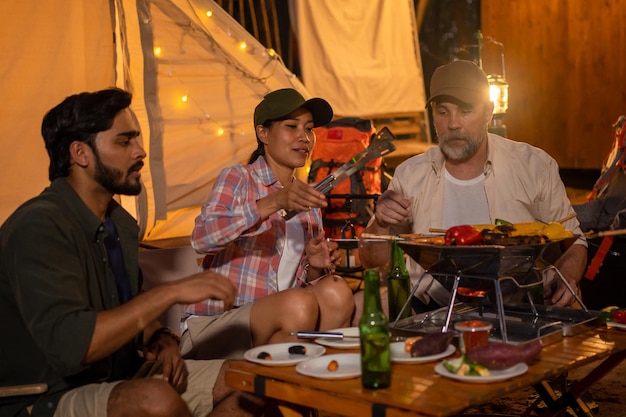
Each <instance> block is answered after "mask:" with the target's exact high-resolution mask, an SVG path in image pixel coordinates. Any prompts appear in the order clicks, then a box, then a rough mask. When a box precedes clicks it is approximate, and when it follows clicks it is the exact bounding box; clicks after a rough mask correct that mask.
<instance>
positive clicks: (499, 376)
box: [435, 362, 528, 384]
mask: <svg viewBox="0 0 626 417" xmlns="http://www.w3.org/2000/svg"><path fill="white" fill-rule="evenodd" d="M526 371H528V365H526V364H525V363H523V362H522V363H518V364H517V365H513V366H511V367H510V368H507V369H502V370H501V371H492V370H490V371H489V375H487V376H477V375H457V374H453V373H452V372H450V371H448V370H447V369H446V368H445V367H444V366H443V362H440V363H438V364H437V366H435V372H437V373H438V374H439V375H441V376H445V377H446V378H452V379H456V380H457V381H463V382H473V383H477V384H481V383H486V382H496V381H504V380H505V379H509V378H513V377H515V376H519V375H522V374H524V373H526Z"/></svg>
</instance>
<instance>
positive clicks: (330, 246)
mask: <svg viewBox="0 0 626 417" xmlns="http://www.w3.org/2000/svg"><path fill="white" fill-rule="evenodd" d="M324 236H325V234H324V231H322V232H321V233H320V234H319V235H317V236H315V237H313V238H311V239H310V240H309V241H308V242H307V243H306V248H305V252H306V255H307V259H308V260H309V266H310V267H312V268H316V269H318V270H324V269H327V270H329V271H330V272H335V267H336V266H337V265H339V262H340V261H341V253H340V252H339V251H338V250H337V248H338V245H337V242H331V241H330V240H327V239H325V238H324Z"/></svg>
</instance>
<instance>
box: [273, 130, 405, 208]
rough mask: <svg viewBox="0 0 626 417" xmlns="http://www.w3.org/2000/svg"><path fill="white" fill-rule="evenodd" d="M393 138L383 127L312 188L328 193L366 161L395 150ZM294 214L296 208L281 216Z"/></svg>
mask: <svg viewBox="0 0 626 417" xmlns="http://www.w3.org/2000/svg"><path fill="white" fill-rule="evenodd" d="M395 138H396V137H395V136H394V135H393V133H391V131H390V130H389V129H388V128H387V126H385V127H383V128H382V129H381V130H380V131H379V132H378V133H376V134H375V135H373V136H372V139H371V141H370V144H369V146H368V147H367V148H365V149H363V150H362V151H361V152H359V153H358V154H356V155H355V156H353V157H352V158H350V160H349V161H348V162H346V163H345V164H343V165H342V166H340V167H339V168H338V169H337V170H336V171H335V172H333V173H331V174H330V175H328V176H327V177H326V178H324V179H323V180H321V181H320V182H318V183H317V184H316V185H315V187H314V188H315V189H316V190H317V191H320V192H322V193H324V194H326V193H328V192H329V191H330V190H332V189H333V188H335V186H336V185H337V184H339V183H340V182H341V181H343V180H345V179H346V178H348V177H349V176H350V175H352V174H354V173H355V172H357V171H358V170H359V169H361V168H363V167H364V166H365V164H367V163H368V162H370V161H372V160H374V159H376V158H379V157H381V156H384V155H387V154H388V153H391V152H393V151H395V150H396V147H395V146H394V144H393V143H391V142H392V141H393V140H394V139H395ZM296 214H298V211H297V210H290V211H288V212H287V213H286V214H285V215H284V216H283V217H284V218H285V220H289V219H291V218H292V217H293V216H295V215H296Z"/></svg>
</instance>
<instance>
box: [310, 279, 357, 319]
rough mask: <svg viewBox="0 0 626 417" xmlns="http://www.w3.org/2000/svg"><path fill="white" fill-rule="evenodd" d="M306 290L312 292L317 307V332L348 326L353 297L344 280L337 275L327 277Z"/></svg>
mask: <svg viewBox="0 0 626 417" xmlns="http://www.w3.org/2000/svg"><path fill="white" fill-rule="evenodd" d="M307 289H310V290H311V291H313V294H315V298H316V299H317V303H318V305H319V309H320V320H319V325H318V327H317V329H318V330H322V331H324V330H330V329H337V328H341V327H349V326H350V321H351V319H352V314H353V313H354V297H353V295H352V289H351V288H350V286H349V285H348V283H347V282H346V280H344V279H343V278H341V277H340V276H337V275H328V276H326V277H324V278H322V279H321V280H320V281H318V282H317V283H316V284H315V285H311V286H309V287H307Z"/></svg>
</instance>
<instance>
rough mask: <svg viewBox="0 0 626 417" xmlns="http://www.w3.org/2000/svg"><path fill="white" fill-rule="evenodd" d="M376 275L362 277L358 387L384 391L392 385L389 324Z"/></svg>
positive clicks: (372, 270) (375, 273)
mask: <svg viewBox="0 0 626 417" xmlns="http://www.w3.org/2000/svg"><path fill="white" fill-rule="evenodd" d="M378 278H379V277H378V271H377V270H375V269H368V270H366V271H365V273H364V279H365V290H364V296H363V315H362V316H361V319H360V320H359V337H360V340H361V383H362V385H363V387H365V388H373V389H376V388H386V387H388V386H389V384H390V383H391V354H390V351H389V321H388V320H387V317H386V316H385V313H384V312H383V309H382V307H381V302H380V284H379V282H378Z"/></svg>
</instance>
